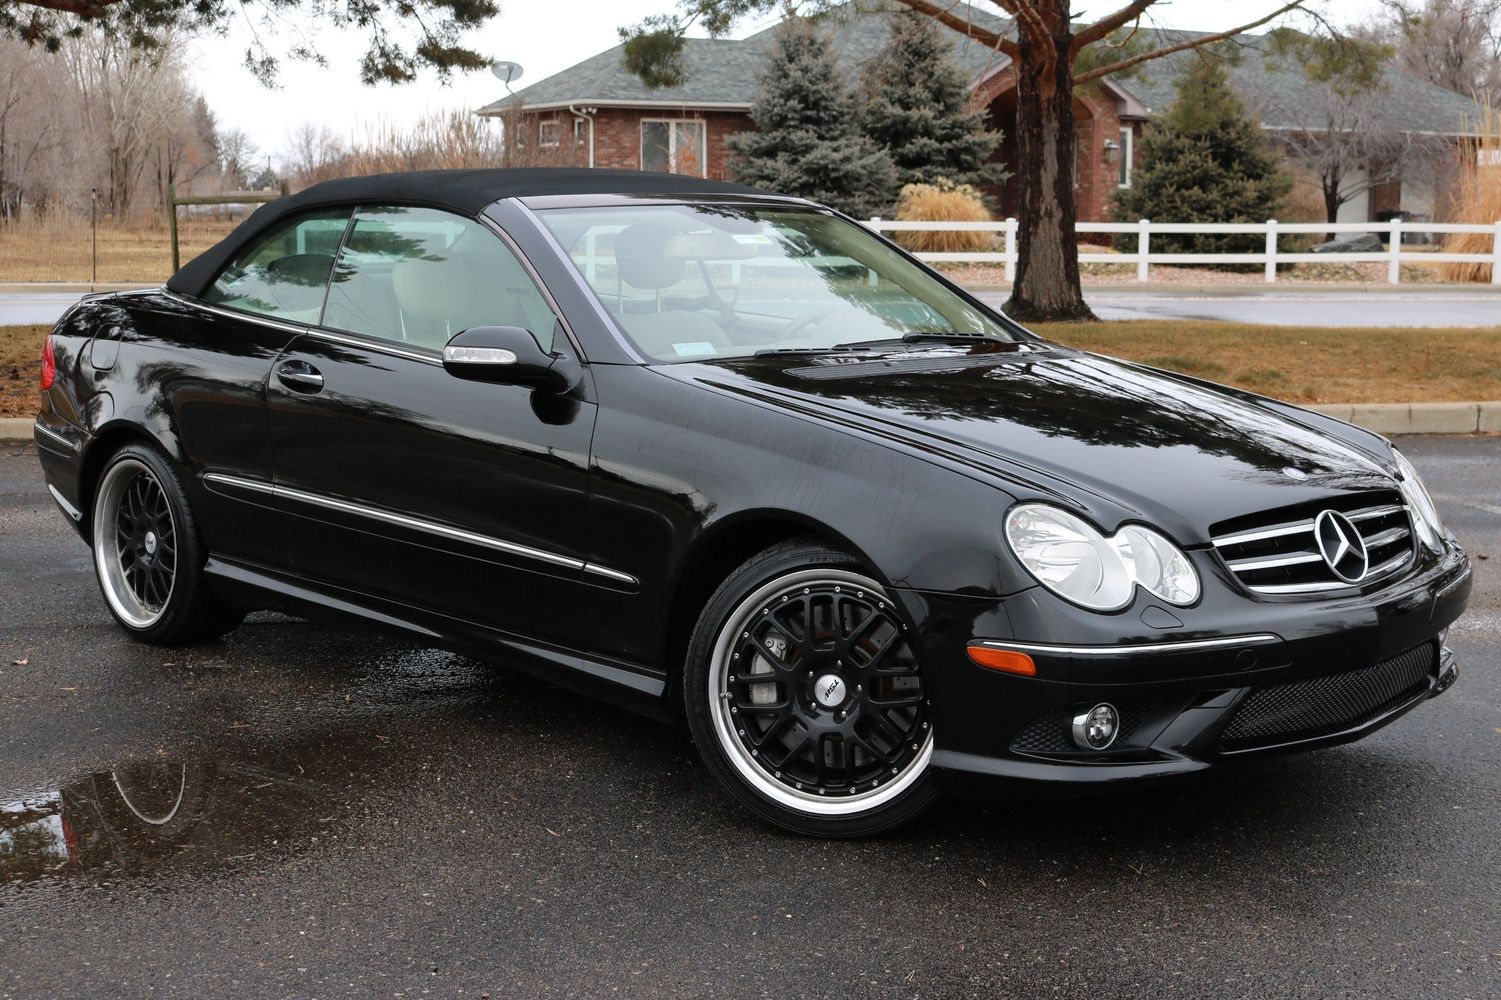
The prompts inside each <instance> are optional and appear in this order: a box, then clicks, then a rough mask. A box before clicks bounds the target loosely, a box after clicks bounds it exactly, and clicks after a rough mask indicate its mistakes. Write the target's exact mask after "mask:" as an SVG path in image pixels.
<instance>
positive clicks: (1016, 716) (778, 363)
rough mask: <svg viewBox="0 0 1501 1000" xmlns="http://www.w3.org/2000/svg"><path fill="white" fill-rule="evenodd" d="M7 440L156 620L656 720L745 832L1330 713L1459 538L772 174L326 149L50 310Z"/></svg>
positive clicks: (1115, 778)
mask: <svg viewBox="0 0 1501 1000" xmlns="http://www.w3.org/2000/svg"><path fill="white" fill-rule="evenodd" d="M42 387H43V390H44V392H43V396H42V407H41V412H40V415H39V416H38V418H37V424H36V440H37V444H38V447H39V454H40V456H41V461H42V465H43V466H44V468H45V471H46V477H47V482H48V486H49V488H50V490H51V492H52V495H53V496H54V497H55V498H56V500H57V502H58V504H59V506H61V508H62V509H63V511H65V512H66V514H67V516H68V517H70V518H71V519H72V520H73V522H74V523H75V524H76V526H77V528H78V531H79V533H80V534H81V535H82V536H83V538H84V539H85V540H86V541H87V542H88V543H89V544H90V545H91V546H92V548H93V553H94V562H95V566H96V568H97V571H98V577H99V583H100V586H101V588H102V590H103V593H104V597H105V600H106V602H107V603H108V606H109V609H110V611H111V613H112V614H113V615H114V617H115V618H116V619H117V620H118V621H119V623H120V624H121V625H122V626H123V627H124V628H125V629H126V630H127V631H129V632H130V633H131V634H133V635H134V636H136V637H138V638H140V639H142V640H144V641H147V642H158V643H174V642H185V641H189V640H193V639H200V638H207V637H212V636H216V635H220V634H223V633H224V632H226V631H228V630H229V629H232V628H233V627H234V626H235V625H236V623H238V622H239V621H240V619H241V618H242V617H243V615H244V614H245V611H246V610H247V609H251V608H265V607H277V608H282V609H287V610H290V611H293V612H295V613H297V614H302V615H309V616H314V615H320V614H332V615H338V616H340V617H342V618H344V619H346V620H347V619H349V618H351V617H352V618H355V619H359V620H362V621H364V622H366V623H369V624H370V625H374V626H380V627H384V628H389V629H394V630H397V631H398V632H400V633H403V634H405V635H407V636H412V637H416V638H417V639H418V641H421V642H429V643H432V644H434V645H443V646H448V647H451V648H455V649H459V650H463V651H466V652H469V653H473V654H476V655H481V656H484V655H490V656H494V657H499V658H502V659H504V661H505V662H506V663H508V664H511V665H514V666H517V667H519V668H521V669H528V670H532V671H535V672H536V673H537V674H538V675H539V676H541V677H544V678H546V679H547V680H548V681H550V682H553V683H555V684H559V685H563V686H566V687H569V688H573V689H576V690H579V691H582V692H588V693H591V694H598V695H602V696H605V697H608V698H612V699H614V700H616V701H619V702H622V703H625V704H627V705H629V706H631V707H634V708H637V709H641V710H644V711H646V712H649V713H653V714H656V715H659V716H667V717H676V718H686V720H687V723H688V725H689V727H690V728H691V731H692V734H693V737H694V739H695V741H696V742H697V744H698V746H699V748H700V750H701V751H702V753H703V757H704V760H705V762H706V764H707V765H708V768H709V770H710V771H712V772H713V773H714V775H715V776H716V777H717V778H718V779H719V780H720V781H721V782H722V783H723V784H724V786H725V787H726V788H727V789H728V790H729V791H730V793H731V794H733V795H734V796H735V797H736V798H737V799H739V800H740V801H741V802H742V803H744V804H745V805H746V806H748V807H749V808H750V809H751V810H753V811H754V812H756V813H758V814H759V815H761V816H763V817H765V818H766V819H768V820H770V821H772V822H774V823H778V824H781V825H782V826H784V827H788V828H791V829H794V830H798V831H803V832H806V833H813V834H822V835H856V834H866V833H873V832H877V831H880V830H883V829H886V828H889V827H891V826H892V825H894V824H896V823H899V822H901V821H903V820H905V819H907V818H909V817H911V816H913V815H914V814H916V813H917V812H918V811H919V810H921V809H922V808H923V807H924V806H926V805H928V804H929V803H930V802H931V801H932V800H933V799H934V797H935V796H936V795H937V794H938V793H939V791H940V790H942V789H948V790H952V791H955V792H958V793H973V792H977V791H981V790H985V789H993V788H996V787H1004V786H1005V785H1006V784H1007V783H1015V782H1018V781H1027V780H1032V781H1042V782H1054V783H1071V784H1073V785H1075V786H1079V785H1082V784H1085V783H1105V782H1111V783H1117V782H1126V781H1133V780H1141V779H1152V778H1158V777H1162V776H1167V775H1174V774H1182V773H1186V772H1191V771H1197V770H1200V769H1203V768H1206V767H1209V766H1212V765H1216V764H1220V763H1222V762H1227V761H1232V760H1236V759H1240V758H1244V757H1248V756H1251V755H1255V754H1261V753H1267V752H1273V751H1284V750H1289V749H1303V748H1308V747H1317V746H1327V745H1330V744H1335V743H1341V742H1345V741H1349V740H1354V739H1357V738H1359V737H1361V736H1363V735H1365V734H1367V733H1369V732H1371V731H1372V730H1374V729H1376V728H1378V727H1380V726H1382V725H1385V724H1386V723H1388V722H1390V721H1392V720H1393V719H1394V718H1396V717H1397V716H1399V715H1401V714H1402V713H1404V712H1406V711H1407V710H1409V709H1411V708H1413V707H1414V706H1415V705H1417V704H1418V703H1419V702H1421V701H1422V700H1424V699H1425V698H1428V697H1430V696H1432V695H1435V694H1437V693H1439V692H1441V691H1443V690H1444V689H1445V688H1446V687H1448V685H1449V684H1450V683H1452V681H1453V680H1454V677H1455V675H1456V668H1455V664H1454V659H1453V656H1452V655H1451V654H1450V653H1449V651H1448V650H1447V649H1446V648H1445V646H1444V636H1445V632H1446V629H1447V628H1448V626H1449V625H1450V623H1451V622H1453V621H1454V620H1455V618H1457V617H1458V616H1459V615H1460V614H1461V613H1462V612H1463V610H1464V607H1465V602H1466V600H1467V598H1468V596H1469V590H1470V565H1469V562H1468V560H1467V559H1466V557H1465V555H1464V553H1463V551H1462V550H1461V549H1460V547H1459V545H1457V544H1456V543H1455V541H1454V539H1453V538H1452V537H1450V536H1449V535H1448V534H1447V533H1446V532H1445V530H1444V528H1443V527H1442V525H1441V523H1440V521H1439V517H1438V514H1437V513H1436V512H1435V510H1434V507H1433V503H1432V501H1431V500H1430V499H1429V496H1428V494H1427V492H1426V491H1425V490H1424V487H1423V485H1422V483H1421V482H1420V481H1419V479H1418V476H1417V474H1416V472H1415V471H1414V470H1413V468H1412V466H1411V465H1409V464H1408V463H1407V461H1406V460H1405V459H1404V458H1403V457H1402V456H1401V455H1400V454H1399V453H1398V452H1397V451H1395V450H1394V449H1393V448H1392V446H1391V444H1390V443H1389V442H1388V441H1386V440H1385V439H1383V438H1381V437H1379V436H1377V435H1375V434H1371V433H1367V432H1366V431H1363V430H1360V429H1358V428H1355V427H1352V426H1350V425H1348V424H1345V423H1341V422H1339V421H1336V420H1332V419H1330V418H1328V417H1324V416H1320V415H1318V414H1316V413H1311V412H1308V411H1306V410H1302V409H1299V408H1297V407H1293V406H1289V405H1287V404H1284V403H1279V402H1277V401H1275V400H1271V399H1267V398H1264V397H1261V396H1256V395H1253V394H1250V393H1245V392H1239V391H1236V390H1232V389H1227V388H1224V387H1220V386H1215V385H1211V384H1208V383H1205V382H1202V381H1199V380H1196V379H1192V378H1188V377H1186V376H1183V375H1176V374H1173V373H1170V372H1164V371H1158V370H1154V369H1151V368H1147V367H1143V366H1141V365H1137V364H1128V363H1125V362H1121V361H1115V360H1111V359H1108V358H1103V357H1099V356H1096V355H1091V354H1087V353H1084V352H1081V351H1076V350H1071V349H1069V348H1067V347H1064V346H1061V345H1059V344H1054V343H1049V342H1047V341H1045V340H1042V339H1040V338H1038V337H1037V336H1035V335H1033V334H1031V333H1028V332H1027V331H1026V330H1024V329H1022V328H1020V327H1018V326H1017V325H1016V324H1015V323H1013V322H1011V321H1010V320H1008V319H1007V318H1006V317H1005V316H1003V315H1001V314H1000V313H998V312H996V311H995V310H994V309H991V308H989V307H987V306H985V305H984V304H983V303H981V302H979V301H978V300H976V299H975V298H974V297H973V296H971V295H969V294H967V293H966V292H965V291H964V290H963V289H961V288H959V287H957V286H955V285H954V284H952V283H951V282H949V281H948V280H946V279H945V278H944V277H943V276H942V275H940V274H937V273H935V272H934V271H932V270H930V269H929V268H927V267H925V266H923V265H922V264H920V263H918V262H917V261H915V260H914V259H913V258H912V257H910V256H908V255H907V254H906V253H904V252H903V251H902V250H900V249H899V248H897V247H896V246H894V245H892V244H891V243H889V242H887V241H885V240H883V239H881V238H880V237H879V236H877V235H875V234H873V233H871V232H870V231H868V230H867V229H866V228H864V227H862V226H860V225H858V224H856V223H855V222H853V221H851V220H849V219H847V218H844V217H842V216H840V215H838V214H836V213H834V212H831V211H829V210H828V209H825V208H822V207H820V206H818V205H815V204H811V203H809V202H806V201H802V200H798V199H794V198H784V197H778V196H776V195H773V194H769V193H767V192H762V191H755V190H751V189H747V188H740V187H735V186H732V185H727V184H719V183H712V182H707V181H698V180H691V179H687V178H683V177H677V176H672V175H664V174H635V173H618V172H611V171H562V170H554V171H543V170H538V171H514V170H513V171H499V170H495V171H461V172H438V173H418V174H402V175H389V176H380V177H365V178H356V179H352V180H343V181H332V182H329V183H325V184H320V185H318V186H316V187H313V188H310V189H308V190H307V191H304V192H302V193H301V194H298V195H295V196H293V197H291V198H286V199H283V200H281V201H278V202H275V203H273V204H270V205H267V206H265V207H263V208H261V209H260V210H258V211H257V212H255V213H254V214H253V215H252V216H251V217H250V218H249V220H247V221H246V222H245V223H244V224H243V225H242V226H240V227H239V228H238V229H237V230H235V232H234V233H233V234H232V235H231V236H230V237H229V238H228V239H226V240H225V241H224V242H223V243H221V244H219V245H218V246H216V247H215V248H214V249H212V250H210V251H209V252H207V253H206V254H204V255H203V256H201V257H199V258H198V259H196V260H194V261H192V262H191V263H189V264H188V265H187V266H186V267H184V268H183V269H182V270H181V271H179V272H178V273H177V274H176V275H174V276H173V277H172V279H171V280H170V281H169V282H167V285H166V286H165V287H164V288H161V289H157V290H152V291H147V292H139V293H126V294H116V295H104V296H94V297H90V298H89V299H87V300H85V301H84V302H83V303H81V304H80V305H79V306H78V307H76V308H74V309H73V310H72V311H70V312H69V313H68V315H67V316H65V317H64V318H63V319H62V320H61V321H60V322H59V323H58V325H57V328H56V330H55V331H54V332H53V333H52V334H51V336H50V337H49V338H48V340H47V346H46V350H45V356H44V358H43V370H42Z"/></svg>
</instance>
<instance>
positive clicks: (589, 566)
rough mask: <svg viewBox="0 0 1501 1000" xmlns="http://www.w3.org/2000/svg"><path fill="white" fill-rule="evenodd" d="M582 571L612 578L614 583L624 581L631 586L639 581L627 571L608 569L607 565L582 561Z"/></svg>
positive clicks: (608, 578) (607, 578)
mask: <svg viewBox="0 0 1501 1000" xmlns="http://www.w3.org/2000/svg"><path fill="white" fill-rule="evenodd" d="M584 572H585V573H593V574H594V575H595V576H602V577H604V578H605V579H606V580H614V581H615V582H616V583H624V584H628V585H630V586H632V587H634V586H636V585H637V584H639V583H640V582H641V581H640V580H638V579H636V578H635V577H634V576H631V574H629V573H622V572H620V570H618V569H610V568H609V567H608V566H600V565H598V564H596V563H584Z"/></svg>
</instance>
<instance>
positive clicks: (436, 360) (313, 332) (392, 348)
mask: <svg viewBox="0 0 1501 1000" xmlns="http://www.w3.org/2000/svg"><path fill="white" fill-rule="evenodd" d="M304 332H305V333H306V334H307V336H309V337H317V338H318V339H319V340H327V341H330V342H332V343H335V344H345V345H347V346H349V347H358V348H360V349H362V350H366V351H375V352H376V353H377V354H389V355H391V356H392V357H397V358H406V359H407V360H409V361H420V362H422V363H423V364H425V365H436V366H437V367H439V368H442V367H443V359H442V358H441V357H440V356H438V355H437V354H424V353H422V352H420V351H418V350H416V349H414V348H411V347H402V346H401V345H399V344H397V343H395V342H394V341H389V340H381V339H380V338H379V337H367V336H365V335H364V334H359V333H343V332H341V331H335V330H329V329H326V328H324V327H321V326H312V327H308V329H307V330H306V331H304Z"/></svg>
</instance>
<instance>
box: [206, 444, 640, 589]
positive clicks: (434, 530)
mask: <svg viewBox="0 0 1501 1000" xmlns="http://www.w3.org/2000/svg"><path fill="white" fill-rule="evenodd" d="M203 478H204V479H205V480H206V481H208V482H215V483H223V484H224V485H226V486H238V487H240V488H242V489H247V490H255V491H256V492H259V493H269V494H271V495H272V496H275V497H278V498H286V499H289V500H301V501H303V502H304V503H310V504H313V505H315V506H318V507H325V508H327V509H329V510H337V511H342V512H344V513H346V514H357V515H359V516H361V517H368V518H370V519H371V520H374V521H383V522H385V523H386V524H394V525H398V526H399V527H403V528H411V529H413V530H414V531H424V532H427V533H428V534H430V535H439V536H441V537H444V538H451V539H454V540H455V541H460V542H468V543H470V544H471V545H480V546H483V547H485V548H489V549H495V550H496V551H498V552H505V553H507V554H508V555H515V556H523V557H525V558H527V559H536V560H537V561H539V562H545V563H548V564H550V565H553V566H563V567H565V568H567V569H573V570H579V571H580V572H585V573H592V574H594V575H595V576H602V577H605V578H607V579H610V580H615V581H617V582H619V583H628V584H631V585H633V586H634V585H635V584H637V583H639V582H640V581H638V580H637V579H636V578H635V577H633V576H630V575H629V574H626V573H621V572H619V571H617V570H613V569H609V568H608V567H605V566H596V565H593V564H591V563H586V562H584V561H583V560H582V559H574V558H573V557H572V556H563V555H558V554H557V553H556V552H548V551H546V550H545V549H534V548H532V547H531V546H529V545H519V544H517V543H516V542H508V541H505V540H504V539H500V538H491V537H490V536H489V535H480V534H476V533H475V532H472V531H464V530H463V529H461V528H450V527H449V526H448V525H446V524H438V523H436V522H434V521H425V520H422V519H421V518H416V517H408V516H406V515H405V514H394V513H392V512H390V511H385V510H378V509H376V508H374V507H366V506H365V505H364V504H358V503H351V502H349V501H347V500H336V499H334V498H333V497H326V496H320V495H319V494H317V493H308V492H306V491H304V490H295V489H292V488H290V487H287V486H276V485H274V484H272V483H266V482H261V481H258V480H254V479H241V478H240V477H238V476H227V475H224V474H223V473H221V472H206V473H204V474H203Z"/></svg>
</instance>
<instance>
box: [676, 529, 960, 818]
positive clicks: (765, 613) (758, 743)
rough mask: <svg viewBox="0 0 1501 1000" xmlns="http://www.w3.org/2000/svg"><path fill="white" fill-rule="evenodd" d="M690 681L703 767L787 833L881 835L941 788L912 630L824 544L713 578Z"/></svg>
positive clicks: (789, 548) (785, 551) (687, 694)
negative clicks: (931, 769) (933, 772)
mask: <svg viewBox="0 0 1501 1000" xmlns="http://www.w3.org/2000/svg"><path fill="white" fill-rule="evenodd" d="M809 622H811V623H812V625H813V627H812V629H808V628H806V627H805V626H806V624H807V623H809ZM682 689H683V701H684V710H685V712H686V714H687V717H688V725H689V729H690V730H691V731H692V734H693V740H694V743H695V744H696V745H697V746H698V749H699V753H700V755H701V756H702V757H703V759H704V763H705V764H706V765H707V766H708V768H709V770H710V771H711V772H712V773H713V774H714V776H715V778H717V779H718V780H719V782H720V784H722V785H723V786H724V787H725V789H726V790H728V792H729V793H730V795H731V796H732V797H733V798H734V799H735V800H736V801H738V802H740V803H741V804H742V805H744V806H745V807H746V808H748V809H749V810H750V811H751V812H753V813H755V814H756V815H757V816H760V817H761V818H762V819H764V820H766V821H767V822H770V823H773V824H775V825H777V826H779V827H782V828H783V829H786V830H791V831H793V832H795V833H800V834H804V835H808V836H815V837H868V836H873V835H876V834H879V833H884V832H886V831H888V830H891V829H894V828H895V827H897V826H899V825H901V824H902V823H905V822H907V821H909V820H911V819H913V818H915V817H916V816H917V815H918V814H919V813H921V812H922V811H923V810H924V809H926V808H927V807H928V806H929V805H931V804H932V802H933V801H934V799H936V798H937V794H938V793H937V789H936V788H935V787H934V784H933V781H932V778H931V776H930V775H929V773H928V765H929V761H930V759H931V757H932V752H933V730H932V726H931V725H930V724H929V721H928V716H929V710H928V701H927V694H926V691H925V690H924V689H923V683H922V676H921V672H920V670H919V669H918V664H917V660H916V658H915V656H914V655H913V651H912V648H911V644H910V643H909V641H908V637H907V634H906V626H905V624H904V623H903V622H902V621H901V619H900V618H899V617H898V615H897V612H896V609H895V607H894V605H893V603H892V601H891V599H890V598H889V596H888V595H887V594H886V591H885V589H884V588H883V587H882V586H881V585H880V584H879V583H878V582H876V581H875V580H872V579H871V578H870V577H869V576H868V575H866V574H865V573H864V572H863V571H862V569H861V568H860V565H859V563H857V562H856V561H855V560H853V559H852V558H850V557H849V556H848V555H846V554H845V553H843V552H840V551H838V550H836V549H831V548H829V547H827V546H826V545H823V544H821V543H819V542H817V541H816V540H801V541H792V542H787V543H784V544H781V545H778V546H775V547H773V548H770V549H767V550H766V551H765V552H762V553H760V554H759V555H757V556H755V557H754V558H752V559H750V560H749V561H747V562H746V563H745V564H744V565H742V566H741V567H740V568H739V569H737V570H735V572H733V573H731V574H730V576H729V577H728V578H727V579H726V580H725V581H724V583H722V584H721V585H720V586H719V589H718V590H716V591H715V592H714V595H713V596H712V597H711V598H710V599H709V602H708V604H707V606H706V607H705V608H704V611H703V613H702V615H700V617H699V620H698V624H697V625H696V626H695V628H694V630H693V635H692V638H691V640H690V641H689V644H688V658H687V662H686V663H685V665H684V674H683V685H682Z"/></svg>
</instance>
